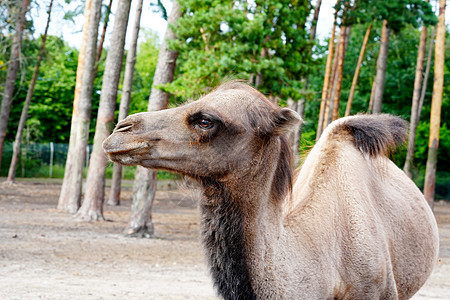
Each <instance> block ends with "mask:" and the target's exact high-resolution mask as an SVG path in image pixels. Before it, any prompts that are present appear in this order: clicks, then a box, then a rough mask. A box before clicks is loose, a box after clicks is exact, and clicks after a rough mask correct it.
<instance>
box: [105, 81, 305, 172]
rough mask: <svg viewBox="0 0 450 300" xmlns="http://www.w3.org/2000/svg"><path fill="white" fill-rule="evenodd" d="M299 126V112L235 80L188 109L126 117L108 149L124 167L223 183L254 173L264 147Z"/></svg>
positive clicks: (188, 106) (116, 129)
mask: <svg viewBox="0 0 450 300" xmlns="http://www.w3.org/2000/svg"><path fill="white" fill-rule="evenodd" d="M299 121H300V117H299V115H298V114H297V113H296V112H294V111H292V110H290V109H287V108H279V107H277V106H275V105H273V104H272V103H271V102H270V101H269V100H267V99H266V97H265V96H264V95H262V94H261V93H260V92H258V91H257V90H255V89H254V88H252V87H250V86H248V85H246V84H244V83H241V82H236V81H233V82H229V83H226V84H224V85H221V86H219V87H218V88H216V89H215V90H213V91H212V92H211V93H209V94H207V95H206V96H204V97H201V98H200V99H199V100H197V101H195V102H192V103H189V104H187V105H184V106H181V107H177V108H172V109H166V110H161V111H155V112H145V113H138V114H134V115H131V116H129V117H127V118H126V119H124V120H123V121H121V122H119V123H118V124H117V126H116V128H115V130H114V132H113V133H112V134H111V135H110V136H109V137H108V138H107V139H106V140H105V141H104V143H103V149H104V150H105V152H106V154H107V155H108V157H109V158H110V159H111V160H112V161H114V162H117V163H120V164H123V165H141V166H143V167H147V168H152V169H162V170H168V171H174V172H178V173H181V174H184V175H188V176H191V177H194V178H201V177H207V178H214V179H221V178H224V177H226V176H228V175H229V174H231V173H233V172H235V171H236V170H248V169H249V168H251V167H252V164H254V163H255V160H256V159H257V158H258V155H260V153H259V152H261V150H260V149H261V148H262V147H263V146H264V145H266V144H267V143H269V142H270V141H271V140H273V139H276V138H278V137H281V136H284V135H285V134H286V133H287V132H289V131H290V130H291V129H292V128H293V127H294V125H296V124H297V123H298V122H299Z"/></svg>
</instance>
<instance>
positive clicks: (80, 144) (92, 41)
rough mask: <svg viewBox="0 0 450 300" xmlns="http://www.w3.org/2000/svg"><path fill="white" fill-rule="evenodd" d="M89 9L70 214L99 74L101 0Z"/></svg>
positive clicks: (78, 185) (69, 193) (79, 183)
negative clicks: (97, 63)
mask: <svg viewBox="0 0 450 300" xmlns="http://www.w3.org/2000/svg"><path fill="white" fill-rule="evenodd" d="M90 10H91V13H90V16H89V28H88V35H87V44H86V50H85V51H86V52H85V61H84V69H83V75H82V80H81V82H82V85H81V91H80V96H79V97H80V98H79V101H78V105H77V108H78V111H76V114H77V116H76V122H75V124H74V126H75V132H76V134H75V140H74V143H73V152H72V153H70V149H69V153H68V154H72V160H71V166H70V170H69V171H70V172H71V174H70V176H69V177H68V178H67V180H68V182H67V184H68V189H67V195H66V197H67V200H66V201H67V202H66V207H65V210H66V211H67V212H69V213H76V212H77V210H78V209H79V207H80V206H81V195H82V183H83V169H84V165H85V161H86V148H87V146H88V137H89V122H90V118H91V109H92V101H91V97H92V92H93V89H94V79H95V76H96V56H97V35H98V24H99V22H100V13H101V0H92V3H91V7H90ZM74 101H75V100H74ZM74 107H75V104H74ZM74 113H75V110H74ZM69 147H70V144H69ZM65 180H66V179H65ZM61 193H62V191H61ZM60 197H61V196H60Z"/></svg>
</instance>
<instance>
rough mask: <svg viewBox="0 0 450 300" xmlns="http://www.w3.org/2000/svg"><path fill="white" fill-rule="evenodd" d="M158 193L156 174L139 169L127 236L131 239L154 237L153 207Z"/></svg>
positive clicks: (148, 170)
mask: <svg viewBox="0 0 450 300" xmlns="http://www.w3.org/2000/svg"><path fill="white" fill-rule="evenodd" d="M155 193H156V172H155V171H153V170H150V169H145V168H142V167H138V168H137V169H136V173H135V180H134V185H133V203H132V205H131V215H130V222H129V223H128V227H127V228H126V229H125V232H124V233H125V235H127V236H131V237H140V238H151V237H154V232H155V231H154V227H153V222H152V205H153V200H154V198H155Z"/></svg>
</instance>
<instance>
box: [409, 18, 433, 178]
mask: <svg viewBox="0 0 450 300" xmlns="http://www.w3.org/2000/svg"><path fill="white" fill-rule="evenodd" d="M427 35H428V27H426V26H423V28H422V31H421V33H420V41H419V50H418V53H417V62H416V75H415V79H414V90H413V96H412V105H411V118H410V121H409V122H410V123H409V139H408V150H407V153H406V160H405V165H404V167H403V170H404V171H405V173H406V175H407V176H408V177H409V178H412V166H413V160H414V148H415V145H416V132H417V125H418V123H419V120H418V118H417V115H418V113H419V101H420V95H421V90H422V78H423V65H424V60H425V52H426V48H427V45H426V43H427Z"/></svg>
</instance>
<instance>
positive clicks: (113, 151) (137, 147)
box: [103, 143, 149, 156]
mask: <svg viewBox="0 0 450 300" xmlns="http://www.w3.org/2000/svg"><path fill="white" fill-rule="evenodd" d="M105 146H106V145H105V144H104V145H103V150H104V151H105V153H106V154H107V155H108V156H114V155H121V154H125V153H126V154H128V153H134V152H137V151H139V150H142V149H145V148H148V147H149V145H148V144H147V143H140V144H138V145H135V146H134V147H129V148H123V149H120V148H119V149H114V148H108V147H105Z"/></svg>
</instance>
